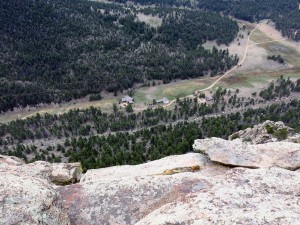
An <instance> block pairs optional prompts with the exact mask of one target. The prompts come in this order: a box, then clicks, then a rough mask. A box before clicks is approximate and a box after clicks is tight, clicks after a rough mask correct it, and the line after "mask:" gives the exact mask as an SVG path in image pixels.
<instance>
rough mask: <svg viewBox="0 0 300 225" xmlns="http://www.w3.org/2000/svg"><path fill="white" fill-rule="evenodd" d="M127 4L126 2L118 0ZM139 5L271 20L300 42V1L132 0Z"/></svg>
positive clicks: (250, 19)
mask: <svg viewBox="0 0 300 225" xmlns="http://www.w3.org/2000/svg"><path fill="white" fill-rule="evenodd" d="M117 1H118V2H123V3H125V2H126V0H117ZM132 1H133V2H135V3H139V4H145V5H148V4H156V5H160V6H188V7H191V8H199V9H205V10H207V11H213V12H222V13H223V14H225V15H231V16H234V17H236V18H238V19H242V20H247V21H250V22H255V21H260V20H262V19H271V20H272V21H274V22H275V23H276V28H277V29H279V30H280V31H282V33H283V35H284V36H287V37H289V38H293V39H294V40H296V41H299V40H300V32H295V31H299V29H300V24H299V21H300V14H299V6H298V5H299V1H298V0H268V1H266V0H198V1H185V0H166V1H162V0H132Z"/></svg>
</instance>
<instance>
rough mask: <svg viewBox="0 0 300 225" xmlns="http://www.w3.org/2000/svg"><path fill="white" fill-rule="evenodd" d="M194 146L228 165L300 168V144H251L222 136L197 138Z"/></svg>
mask: <svg viewBox="0 0 300 225" xmlns="http://www.w3.org/2000/svg"><path fill="white" fill-rule="evenodd" d="M193 148H194V150H195V151H197V152H201V153H203V154H206V155H208V157H209V158H210V160H211V161H214V162H218V163H221V164H225V165H228V166H242V167H248V168H267V167H273V166H277V167H281V168H285V169H289V170H296V169H298V168H300V144H298V143H291V142H269V143H265V144H256V145H255V144H250V143H249V142H243V141H242V140H241V139H234V140H232V141H227V140H224V139H221V138H209V139H202V140H196V141H195V142H194V145H193Z"/></svg>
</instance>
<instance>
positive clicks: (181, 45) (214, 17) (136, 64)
mask: <svg viewBox="0 0 300 225" xmlns="http://www.w3.org/2000/svg"><path fill="white" fill-rule="evenodd" d="M158 11H160V12H163V13H161V16H162V19H163V23H162V26H161V27H160V28H159V29H156V28H153V27H150V26H149V25H147V24H145V23H144V22H139V20H138V19H137V16H136V15H137V9H136V8H134V7H125V6H122V5H120V4H119V5H118V4H104V3H98V2H92V1H85V0H52V1H44V0H10V1H0V23H1V26H0V32H1V36H0V55H1V60H0V112H1V111H6V110H10V109H12V108H13V107H16V106H23V107H24V106H26V105H27V104H29V105H34V104H38V103H50V102H61V101H69V100H71V99H73V98H80V97H82V96H86V95H88V94H99V93H100V92H101V91H110V92H116V91H122V90H123V89H128V88H130V87H132V86H133V84H134V83H137V82H139V83H143V82H145V81H146V80H150V79H160V80H163V81H164V82H169V81H170V80H172V79H178V78H180V79H185V78H190V77H199V76H203V75H206V74H211V75H215V74H217V73H221V72H223V71H225V70H227V69H229V68H230V67H232V66H233V65H235V64H236V63H237V57H234V56H230V55H229V54H228V51H218V50H217V49H214V50H213V51H209V50H205V49H204V48H203V47H201V44H202V43H203V42H205V41H206V40H217V42H218V43H224V44H228V43H229V42H230V41H232V40H233V38H234V37H235V36H236V34H237V32H238V26H237V24H236V23H235V22H233V21H232V20H231V19H229V18H227V17H222V16H220V15H218V14H215V13H206V12H200V11H190V10H185V9H176V10H174V12H173V11H168V10H167V9H159V10H158ZM154 13H155V12H154ZM94 96H95V95H93V97H94ZM93 97H92V99H93Z"/></svg>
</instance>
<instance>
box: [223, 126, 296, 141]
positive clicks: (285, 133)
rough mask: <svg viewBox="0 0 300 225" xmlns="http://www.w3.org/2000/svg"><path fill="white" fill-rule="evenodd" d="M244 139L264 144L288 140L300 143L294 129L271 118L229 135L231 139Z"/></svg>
mask: <svg viewBox="0 0 300 225" xmlns="http://www.w3.org/2000/svg"><path fill="white" fill-rule="evenodd" d="M236 138H238V139H242V140H243V141H245V142H251V143H252V144H264V143H268V142H277V141H281V140H286V141H290V142H296V143H297V142H298V141H299V142H298V143H300V138H299V135H297V134H296V135H295V133H294V130H293V129H292V128H290V127H288V126H286V125H285V124H284V123H283V122H281V121H279V122H273V121H270V120H267V121H265V122H264V123H262V124H258V125H254V127H253V128H247V129H245V130H240V131H238V132H236V133H233V134H232V135H230V136H229V137H228V139H229V140H233V139H236Z"/></svg>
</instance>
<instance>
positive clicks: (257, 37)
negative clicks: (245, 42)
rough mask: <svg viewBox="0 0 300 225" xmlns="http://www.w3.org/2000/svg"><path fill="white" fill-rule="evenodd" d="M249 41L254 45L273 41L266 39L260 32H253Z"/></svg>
mask: <svg viewBox="0 0 300 225" xmlns="http://www.w3.org/2000/svg"><path fill="white" fill-rule="evenodd" d="M250 40H251V41H254V42H256V43H260V42H265V41H272V40H273V39H272V38H270V37H268V36H267V35H266V34H264V33H263V32H261V31H260V30H255V31H254V32H253V33H252V34H251V37H250Z"/></svg>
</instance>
